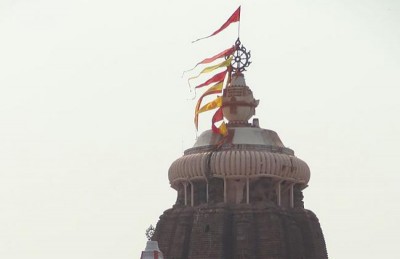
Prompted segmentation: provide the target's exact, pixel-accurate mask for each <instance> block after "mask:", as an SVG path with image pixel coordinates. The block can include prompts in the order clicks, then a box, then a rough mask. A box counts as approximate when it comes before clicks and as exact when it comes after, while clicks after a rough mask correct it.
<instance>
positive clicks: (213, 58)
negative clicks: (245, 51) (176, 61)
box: [183, 46, 235, 73]
mask: <svg viewBox="0 0 400 259" xmlns="http://www.w3.org/2000/svg"><path fill="white" fill-rule="evenodd" d="M233 52H235V46H232V47H231V48H229V49H226V50H224V51H222V52H220V53H218V54H216V55H214V56H213V57H211V58H206V59H204V60H202V61H200V62H199V63H197V64H196V65H195V66H194V67H193V68H192V69H189V70H186V71H184V72H183V73H186V72H189V71H192V70H193V69H195V68H196V67H197V66H198V65H200V64H208V63H211V62H213V61H215V60H217V59H219V58H222V57H226V56H230V55H232V54H233Z"/></svg>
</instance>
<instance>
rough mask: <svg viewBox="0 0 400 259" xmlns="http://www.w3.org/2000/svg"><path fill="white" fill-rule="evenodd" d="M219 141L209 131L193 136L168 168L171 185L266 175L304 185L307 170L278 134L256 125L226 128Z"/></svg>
mask: <svg viewBox="0 0 400 259" xmlns="http://www.w3.org/2000/svg"><path fill="white" fill-rule="evenodd" d="M228 129H229V136H230V137H228V138H227V139H226V140H225V141H224V143H223V144H221V143H220V141H221V140H222V138H221V136H220V135H218V134H215V133H213V132H212V131H211V130H208V131H205V132H204V133H203V134H201V135H200V137H199V138H198V139H197V141H196V143H195V144H194V146H193V148H190V149H188V150H186V151H185V153H184V155H183V156H182V157H181V158H178V159H177V160H175V161H174V162H173V163H172V165H171V167H170V168H169V172H168V174H169V180H170V184H171V186H172V187H175V186H177V185H178V184H179V183H180V182H183V181H193V180H200V179H204V180H206V179H207V178H209V177H217V178H232V179H240V178H246V177H248V178H259V177H269V178H275V179H277V180H284V181H289V182H293V183H296V184H300V185H303V186H306V185H307V183H308V181H309V180H310V169H309V167H308V166H307V164H306V163H305V162H304V161H302V160H301V159H299V158H297V157H295V156H294V152H293V150H291V149H289V148H286V147H285V146H284V145H283V143H282V141H281V140H280V138H279V136H278V134H277V133H276V132H274V131H272V130H267V129H261V128H258V127H228Z"/></svg>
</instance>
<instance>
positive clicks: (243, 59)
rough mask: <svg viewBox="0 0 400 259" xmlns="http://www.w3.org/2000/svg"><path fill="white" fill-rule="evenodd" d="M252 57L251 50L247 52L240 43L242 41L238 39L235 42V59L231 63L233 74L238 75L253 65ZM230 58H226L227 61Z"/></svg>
mask: <svg viewBox="0 0 400 259" xmlns="http://www.w3.org/2000/svg"><path fill="white" fill-rule="evenodd" d="M250 57H251V53H250V50H249V51H247V49H246V48H245V47H244V46H243V44H242V43H241V42H240V39H239V38H238V39H237V40H236V42H235V52H234V54H233V59H232V63H231V64H232V72H233V73H235V74H237V73H241V72H243V71H246V68H247V67H248V66H250V64H251V61H250ZM228 58H229V57H228V56H227V57H225V59H228Z"/></svg>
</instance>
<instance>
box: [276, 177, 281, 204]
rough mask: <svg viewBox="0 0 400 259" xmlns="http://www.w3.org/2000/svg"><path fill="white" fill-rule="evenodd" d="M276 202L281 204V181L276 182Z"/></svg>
mask: <svg viewBox="0 0 400 259" xmlns="http://www.w3.org/2000/svg"><path fill="white" fill-rule="evenodd" d="M276 203H277V204H278V206H281V181H279V182H278V185H277V187H276Z"/></svg>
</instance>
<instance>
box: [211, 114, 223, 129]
mask: <svg viewBox="0 0 400 259" xmlns="http://www.w3.org/2000/svg"><path fill="white" fill-rule="evenodd" d="M223 119H224V114H223V113H222V107H220V108H219V109H218V110H217V111H216V112H215V114H214V116H213V117H212V123H211V129H212V131H213V132H214V133H217V134H219V133H220V132H219V129H218V128H217V127H216V126H215V123H216V122H218V121H222V120H223Z"/></svg>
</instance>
